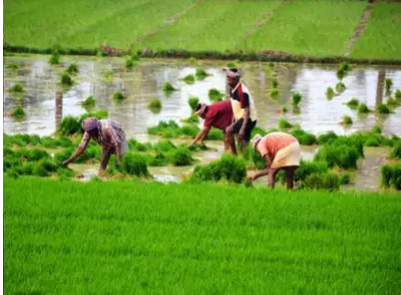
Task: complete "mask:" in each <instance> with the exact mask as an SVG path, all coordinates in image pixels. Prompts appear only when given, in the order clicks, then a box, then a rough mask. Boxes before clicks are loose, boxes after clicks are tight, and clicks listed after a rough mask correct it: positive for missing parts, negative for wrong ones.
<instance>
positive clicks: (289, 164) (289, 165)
mask: <svg viewBox="0 0 401 295" xmlns="http://www.w3.org/2000/svg"><path fill="white" fill-rule="evenodd" d="M251 145H252V148H253V149H254V150H255V151H257V152H259V153H260V155H261V156H262V157H263V159H264V160H265V161H266V168H265V169H264V170H262V171H260V172H258V173H256V174H255V175H254V176H252V177H251V178H250V179H251V180H252V181H255V180H256V179H258V178H259V177H261V176H265V175H269V176H268V182H269V186H270V187H272V188H274V185H275V183H276V179H275V178H276V174H277V172H278V171H280V170H281V169H283V170H285V171H286V177H287V189H292V188H293V186H294V171H295V170H296V169H297V168H298V167H299V159H300V155H301V147H300V145H299V142H298V140H297V139H296V138H295V137H294V136H292V135H290V134H287V133H283V132H274V133H270V134H268V135H266V136H264V137H262V136H261V135H259V134H257V135H255V137H254V138H253V139H252V141H251Z"/></svg>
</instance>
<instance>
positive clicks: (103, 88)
mask: <svg viewBox="0 0 401 295" xmlns="http://www.w3.org/2000/svg"><path fill="white" fill-rule="evenodd" d="M47 60H48V56H31V57H7V58H6V59H5V60H4V91H3V92H4V94H3V107H4V113H5V117H4V132H7V133H31V134H39V135H48V134H51V133H53V132H54V131H55V129H56V126H57V124H58V123H59V122H60V120H61V119H62V118H63V117H64V116H67V115H79V114H82V113H84V112H85V109H84V108H82V107H81V106H80V105H79V103H80V102H82V101H83V100H85V99H86V98H87V97H88V96H89V95H93V96H95V98H96V100H97V106H96V109H107V110H108V111H109V117H110V118H111V119H115V120H117V121H119V122H120V123H121V124H122V125H123V126H124V129H125V130H126V133H127V135H128V136H129V137H135V138H137V139H139V140H141V141H148V140H155V138H151V137H149V136H148V135H147V134H146V129H147V127H149V126H151V125H155V124H157V123H158V122H159V121H160V120H176V121H177V122H179V119H181V118H186V117H188V116H189V115H190V113H191V111H190V108H189V106H188V103H187V100H188V98H189V97H190V96H197V97H199V99H200V100H201V101H204V102H209V99H208V95H207V93H208V90H209V89H211V88H217V89H219V90H220V91H222V92H224V91H225V89H226V87H225V73H224V72H223V71H222V70H221V69H222V68H223V67H224V66H225V65H226V62H223V61H197V62H196V64H191V63H190V62H189V61H186V60H162V59H152V60H142V61H141V62H140V63H139V64H138V65H137V66H136V67H134V69H133V70H127V69H125V67H124V60H123V59H118V58H95V57H93V58H89V57H64V58H63V60H62V64H61V65H60V66H50V65H48V63H47ZM72 61H75V62H76V63H77V65H78V67H79V69H80V72H79V74H78V76H77V77H76V78H75V84H74V86H72V87H70V88H63V87H61V86H60V84H59V78H60V74H61V72H62V71H63V69H65V68H66V67H67V66H68V65H69V64H70V63H71V62H72ZM11 63H16V64H18V65H19V69H18V70H11V69H8V67H7V65H9V64H11ZM197 67H203V68H205V69H206V70H207V71H208V72H209V73H210V74H211V76H209V77H207V78H206V79H205V80H203V81H197V82H196V83H195V84H193V85H187V84H186V83H184V82H182V81H180V80H179V79H180V78H182V77H185V76H186V75H188V74H193V73H194V72H195V69H196V68H197ZM266 67H267V64H266V63H256V62H252V63H243V64H241V68H242V69H243V82H244V83H245V85H247V86H248V88H249V90H250V91H251V94H252V96H253V98H254V101H255V105H256V108H257V113H258V122H259V126H261V127H263V128H272V127H276V126H277V122H278V120H279V119H280V118H281V117H285V118H286V119H287V120H288V121H290V122H292V123H297V124H300V125H301V127H302V128H303V129H304V130H306V131H308V132H312V133H314V134H319V133H323V132H326V131H330V130H332V131H334V132H336V133H338V134H344V133H351V132H354V131H356V130H369V129H371V128H372V126H373V125H375V124H380V125H382V128H383V132H384V133H385V134H397V135H399V136H401V128H400V126H401V108H398V109H397V110H396V111H395V113H393V114H391V115H377V114H373V113H372V114H369V115H367V116H364V117H359V116H358V115H357V114H356V112H355V111H352V110H350V109H349V108H348V107H347V106H345V105H344V103H345V102H347V101H348V100H350V99H351V98H352V97H357V98H358V99H359V100H360V101H361V102H364V103H366V104H367V105H368V107H369V108H371V109H374V108H375V106H376V105H377V104H379V103H381V102H385V101H386V99H385V96H384V95H380V93H383V91H384V90H383V89H382V88H380V87H378V80H379V76H380V77H381V78H383V77H385V78H391V79H392V80H393V84H394V86H393V88H394V89H401V67H391V66H371V67H365V66H364V67H362V66H361V67H356V66H355V67H354V68H353V70H352V72H351V73H350V74H349V75H348V76H347V77H346V78H345V79H344V81H343V82H344V83H345V85H346V87H347V89H346V90H345V91H344V92H343V93H341V94H340V95H338V96H335V97H334V98H333V99H332V100H328V99H327V98H326V96H325V92H326V88H327V87H328V86H331V87H332V88H333V89H335V85H336V83H337V82H338V81H337V78H336V74H335V72H336V68H337V65H311V64H283V63H281V64H276V65H275V68H274V72H275V74H276V75H277V78H278V82H279V90H280V94H279V97H278V99H277V100H272V99H270V98H269V97H268V95H267V94H268V93H269V91H270V85H271V81H270V76H269V75H267V74H266V73H265V69H266ZM110 73H112V74H113V76H114V78H112V79H106V78H105V76H106V75H107V74H109V75H110ZM16 82H22V83H23V85H24V88H25V90H26V92H25V93H24V94H22V95H21V94H11V93H8V92H7V89H8V88H9V87H11V86H12V85H13V84H15V83H16ZM164 82H170V83H171V84H173V85H174V86H175V87H176V88H178V91H176V92H174V93H172V94H171V95H170V96H168V97H167V96H165V95H164V94H163V92H162V90H161V87H162V85H163V83H164ZM377 89H379V93H378V91H377ZM115 91H122V92H123V93H124V94H125V95H126V97H127V98H126V99H125V100H124V101H123V102H121V103H119V104H116V103H115V102H114V101H113V100H112V95H113V93H114V92H115ZM294 91H298V92H300V93H301V94H302V96H303V99H302V102H301V103H300V112H299V113H293V112H292V107H291V95H292V92H294ZM57 93H62V95H60V94H57ZM155 97H157V98H160V99H161V101H162V105H163V108H162V110H161V111H160V113H157V114H155V113H152V112H151V111H150V110H149V109H148V108H147V107H146V106H147V105H148V104H149V102H150V101H151V99H152V98H155ZM19 104H21V105H23V106H24V109H25V112H26V114H27V118H26V120H24V121H18V120H15V119H13V118H11V117H9V116H7V114H9V113H11V111H12V110H13V109H14V108H15V107H16V106H17V105H19ZM283 106H288V109H289V112H288V113H287V114H285V115H283V114H280V113H279V112H278V111H279V110H280V109H281V108H282V107H283ZM345 114H347V115H349V116H351V118H352V119H353V121H354V124H353V125H352V127H351V128H349V129H344V128H343V127H342V126H341V125H339V122H340V121H341V118H342V116H343V115H345ZM217 148H219V149H220V150H221V148H222V147H221V145H220V143H218V144H217ZM219 155H220V152H219V151H214V152H208V153H204V154H202V155H198V156H197V157H198V159H199V160H200V161H201V162H207V161H210V160H211V159H215V158H216V157H219ZM312 155H313V151H310V150H309V149H307V150H305V152H304V157H306V158H310V157H312ZM368 166H369V165H368ZM152 170H154V171H152V172H153V173H154V174H155V175H160V178H161V179H164V178H166V179H169V177H171V178H172V180H175V179H176V178H180V177H181V175H182V174H183V173H186V172H188V169H181V170H180V169H177V171H175V170H174V171H173V169H172V168H156V169H152ZM171 175H174V176H171ZM374 182H375V183H377V181H376V180H375V181H374Z"/></svg>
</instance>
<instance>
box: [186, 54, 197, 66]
mask: <svg viewBox="0 0 401 295" xmlns="http://www.w3.org/2000/svg"><path fill="white" fill-rule="evenodd" d="M188 62H189V63H190V64H191V65H194V64H195V63H196V58H195V57H193V56H191V57H190V58H189V59H188Z"/></svg>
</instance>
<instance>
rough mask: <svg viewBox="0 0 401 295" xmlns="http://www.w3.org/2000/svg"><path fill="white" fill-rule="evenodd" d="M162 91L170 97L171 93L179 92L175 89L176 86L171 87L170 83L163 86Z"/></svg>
mask: <svg viewBox="0 0 401 295" xmlns="http://www.w3.org/2000/svg"><path fill="white" fill-rule="evenodd" d="M162 90H163V92H164V93H165V94H166V95H169V94H171V93H172V92H174V91H177V89H176V88H174V86H173V85H171V84H170V83H168V82H165V83H164V84H163V86H162Z"/></svg>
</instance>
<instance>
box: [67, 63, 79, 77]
mask: <svg viewBox="0 0 401 295" xmlns="http://www.w3.org/2000/svg"><path fill="white" fill-rule="evenodd" d="M67 73H68V74H70V75H75V74H77V73H79V69H78V66H77V65H76V63H72V64H70V66H69V67H68V68H67Z"/></svg>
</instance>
